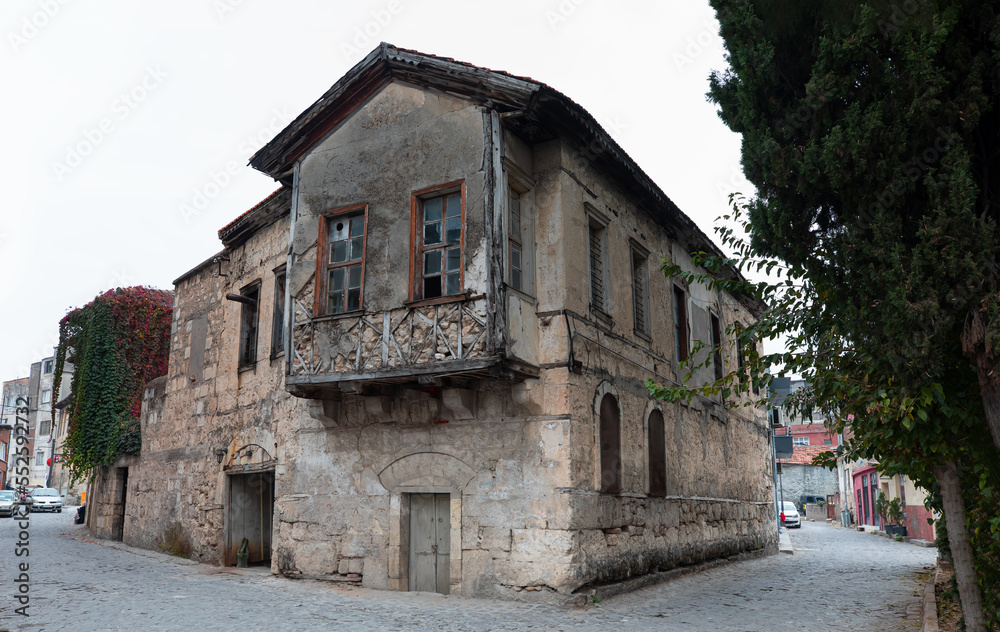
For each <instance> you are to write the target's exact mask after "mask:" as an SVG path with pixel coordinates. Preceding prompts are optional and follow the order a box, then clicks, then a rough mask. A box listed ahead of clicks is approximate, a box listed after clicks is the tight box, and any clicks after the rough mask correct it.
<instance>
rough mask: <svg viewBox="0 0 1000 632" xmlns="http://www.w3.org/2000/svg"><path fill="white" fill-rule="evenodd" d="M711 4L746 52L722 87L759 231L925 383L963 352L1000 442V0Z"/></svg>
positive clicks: (853, 325) (721, 101)
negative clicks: (740, 145) (738, 140)
mask: <svg viewBox="0 0 1000 632" xmlns="http://www.w3.org/2000/svg"><path fill="white" fill-rule="evenodd" d="M712 5H713V6H714V7H715V9H716V10H717V13H718V16H719V20H720V23H721V32H722V36H723V38H724V39H725V42H726V46H727V49H728V51H729V54H728V60H729V63H730V68H729V69H728V70H727V71H726V72H724V73H716V74H714V75H713V77H712V79H711V89H710V93H709V96H710V99H711V100H712V101H714V102H715V103H716V104H718V105H719V106H720V114H721V117H722V119H723V121H725V123H726V124H727V125H728V126H729V127H730V128H731V129H732V130H733V131H735V132H738V133H740V134H741V135H742V137H743V148H742V162H743V169H744V172H745V174H746V176H747V178H748V179H749V181H750V182H752V183H753V184H754V186H755V187H756V188H757V197H756V199H754V200H753V201H752V202H751V204H750V206H749V213H750V223H751V225H752V226H753V246H754V247H755V249H756V250H757V251H758V252H760V253H762V254H763V255H766V256H774V257H778V258H780V259H782V260H784V261H787V262H789V263H791V264H793V265H796V266H800V267H802V269H803V270H804V272H805V274H806V275H807V276H808V278H809V279H810V280H811V281H812V282H813V283H815V284H816V285H817V286H819V287H821V288H822V289H823V291H824V292H826V293H827V294H828V299H829V300H828V306H827V309H828V310H829V312H830V314H831V316H832V317H835V318H837V319H838V322H839V324H840V326H841V327H842V328H843V329H844V330H845V331H846V332H847V333H848V334H849V335H851V336H852V338H853V341H854V344H855V345H859V346H863V347H864V348H865V349H864V350H865V351H867V352H868V355H869V356H870V357H871V358H872V361H873V362H876V363H877V364H878V367H877V368H878V369H879V370H881V371H883V372H884V373H885V374H892V375H895V376H896V377H897V378H898V379H899V380H901V381H902V382H903V383H905V384H907V385H908V386H910V387H911V388H912V389H914V390H919V389H921V388H923V387H924V386H927V385H929V384H932V383H934V382H939V381H940V376H941V375H942V373H943V372H944V371H947V370H950V367H951V366H952V365H953V364H954V359H953V358H951V357H949V354H951V353H954V352H958V353H964V357H965V358H966V359H967V361H969V362H970V363H971V365H972V367H973V368H974V369H975V370H976V372H977V375H978V378H979V382H980V393H981V397H982V400H983V403H984V411H985V417H986V420H987V421H988V423H989V428H990V432H991V435H992V437H993V442H994V444H995V445H996V446H997V447H1000V371H998V370H997V369H998V368H1000V367H998V357H1000V295H998V293H997V291H998V286H1000V283H998V281H1000V276H998V256H1000V240H998V235H997V221H996V220H997V217H996V216H997V213H998V212H1000V119H998V110H997V91H998V90H1000V81H997V79H998V71H997V68H998V59H1000V46H998V39H1000V24H998V20H997V8H998V6H997V5H996V4H995V3H992V2H982V1H977V2H973V1H962V0H940V1H936V0H900V1H898V2H887V1H875V2H864V3H860V2H846V1H843V0H831V1H829V2H774V1H771V2H767V1H764V0H751V1H748V0H713V2H712ZM873 325H874V326H873Z"/></svg>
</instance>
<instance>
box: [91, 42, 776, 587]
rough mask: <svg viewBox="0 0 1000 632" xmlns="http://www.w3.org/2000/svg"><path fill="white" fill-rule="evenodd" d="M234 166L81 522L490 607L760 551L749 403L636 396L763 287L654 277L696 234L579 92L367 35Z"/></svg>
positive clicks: (730, 360)
mask: <svg viewBox="0 0 1000 632" xmlns="http://www.w3.org/2000/svg"><path fill="white" fill-rule="evenodd" d="M251 165H252V166H253V167H255V168H257V169H259V170H260V171H262V172H263V173H266V174H268V175H270V176H272V177H273V178H274V179H275V180H277V181H278V182H280V183H281V184H282V185H283V186H282V188H280V189H279V190H278V191H277V192H276V193H275V194H274V195H272V196H271V197H270V198H268V199H267V200H265V201H264V202H262V203H261V204H259V205H258V206H256V207H254V208H253V209H251V210H250V211H248V212H247V213H246V214H244V215H243V216H241V217H240V218H238V219H237V220H236V221H235V222H233V223H232V224H230V225H229V226H227V227H226V228H224V229H223V230H222V231H220V237H221V238H222V241H223V244H224V245H225V250H224V251H223V252H222V253H220V254H219V255H218V256H217V257H214V258H213V259H211V260H209V261H206V262H205V263H204V264H203V265H202V266H199V267H198V268H196V269H194V270H192V271H190V272H188V273H187V274H185V275H184V276H182V277H181V278H179V279H178V280H177V282H176V300H175V314H174V318H175V332H174V337H173V340H172V349H171V358H170V368H169V373H168V375H167V376H165V377H164V378H161V379H159V380H157V381H155V382H153V383H151V384H150V386H149V388H148V389H147V395H146V402H145V404H144V413H143V428H142V430H143V445H142V456H141V457H137V458H133V459H131V460H129V461H126V460H123V461H122V463H120V464H118V465H120V466H121V467H120V468H119V469H118V471H117V473H116V472H115V471H109V473H108V476H107V477H106V481H105V483H106V484H105V486H104V488H103V489H104V496H102V498H115V499H119V500H120V501H121V502H120V503H119V504H117V505H115V506H114V507H110V506H108V507H106V508H105V509H102V511H101V516H99V517H98V518H95V523H94V527H95V528H96V529H98V530H102V529H103V530H104V531H103V532H108V530H109V528H110V527H111V525H112V523H113V521H114V519H115V518H114V516H118V519H119V521H120V523H121V525H122V533H121V534H120V535H121V537H122V538H123V539H124V540H125V541H126V542H129V543H133V544H139V545H142V546H149V547H154V546H159V547H160V548H163V549H166V550H171V551H174V552H178V553H182V554H185V555H190V556H191V557H193V558H195V559H200V560H203V561H208V562H212V563H222V564H232V563H234V562H235V553H236V548H237V547H238V546H239V544H240V542H242V540H243V538H244V537H245V538H247V540H248V542H249V545H250V551H251V562H255V561H262V562H265V561H269V563H270V566H271V569H272V571H273V572H275V573H281V574H285V575H288V576H301V577H318V578H324V579H331V580H338V581H349V582H360V583H361V584H363V585H364V586H368V587H373V588H382V589H391V590H425V591H437V592H442V593H449V592H450V593H456V594H462V595H473V596H497V597H506V598H529V597H531V598H535V597H542V596H553V597H559V596H561V595H566V594H569V593H572V592H573V591H575V590H578V589H580V588H582V587H586V586H589V585H592V584H596V583H601V582H611V581H617V580H622V579H625V578H628V577H633V576H637V575H642V574H647V573H652V572H656V571H658V570H662V569H669V568H672V567H675V566H677V565H681V564H691V563H696V562H699V561H702V560H707V559H713V558H718V557H724V556H731V555H737V554H741V553H745V552H750V551H761V550H767V549H773V547H774V544H775V537H776V536H775V528H774V526H775V525H774V514H773V511H772V502H773V501H772V487H771V468H770V460H769V454H770V447H769V445H768V441H769V429H768V424H767V421H766V418H765V416H764V415H763V413H762V411H759V410H758V409H757V408H754V407H748V408H727V407H726V406H724V405H723V402H722V401H721V400H717V399H716V400H713V399H706V398H700V399H697V400H695V401H693V402H692V403H691V404H690V405H680V404H678V405H664V404H662V403H660V402H658V401H654V400H652V399H651V398H650V397H649V396H648V394H647V391H646V380H647V379H653V380H654V381H657V382H678V381H679V380H680V379H681V375H682V368H681V366H680V363H681V361H682V360H685V359H687V358H688V356H689V355H691V353H692V351H694V350H695V349H698V348H699V347H698V346H697V345H695V341H696V340H700V341H703V342H705V343H706V344H709V345H711V344H714V345H715V349H714V350H706V349H702V350H700V351H699V352H698V354H699V355H698V357H696V358H694V360H695V361H699V360H702V359H707V358H708V357H709V356H707V355H704V354H709V353H710V354H711V360H710V361H709V362H707V363H706V365H705V367H704V368H703V369H701V370H700V373H699V375H698V376H696V379H698V380H708V379H711V378H713V377H715V376H718V375H721V374H722V373H723V372H725V371H730V370H733V368H735V367H736V366H737V364H738V362H739V356H740V353H741V350H740V349H737V348H736V345H735V344H734V343H733V341H731V340H727V339H726V336H725V331H726V327H727V326H728V325H732V324H737V323H748V322H750V321H752V320H753V319H754V317H755V314H759V311H758V310H759V309H760V305H758V304H756V303H755V302H753V301H752V300H749V299H748V298H746V297H737V296H731V295H729V294H725V293H720V292H718V291H710V290H707V289H706V288H704V287H701V286H692V287H687V286H685V285H683V284H682V283H678V282H676V281H672V280H668V279H666V278H664V276H663V275H662V274H660V273H659V270H658V263H659V261H660V260H661V259H664V258H672V259H673V260H675V261H679V262H681V263H682V264H684V265H686V266H687V267H689V268H690V266H691V262H690V258H689V257H688V254H687V253H689V252H691V251H695V250H708V251H716V248H715V246H714V245H712V243H711V241H710V240H709V239H708V238H707V237H706V236H705V235H704V234H703V233H702V232H701V231H700V230H699V229H698V228H697V227H696V226H695V225H694V223H693V222H691V220H690V219H688V218H687V217H686V216H685V215H684V214H683V213H682V212H681V211H680V210H679V209H678V208H677V207H676V206H675V205H674V204H673V203H672V202H671V201H670V199H669V198H668V197H667V196H666V195H665V194H664V193H663V191H661V190H660V189H659V187H658V186H657V185H656V184H655V183H654V182H653V181H652V180H650V179H649V177H648V176H646V175H645V174H644V173H643V172H642V170H641V169H640V168H639V167H638V165H636V164H635V162H634V161H633V160H632V159H631V158H629V157H628V156H627V155H626V154H625V153H624V151H623V150H622V149H621V148H620V147H619V146H618V145H617V144H616V143H615V142H614V141H613V140H612V139H611V138H610V137H609V136H608V134H607V133H606V132H605V131H604V130H603V129H602V128H601V127H600V126H599V125H598V124H597V123H596V122H595V121H594V119H593V117H591V116H590V115H589V114H588V113H587V112H585V111H584V110H583V109H582V108H581V107H580V106H578V105H577V104H575V103H574V102H572V101H571V100H570V99H568V98H567V97H566V96H564V95H562V94H560V93H559V92H557V91H555V90H553V89H552V88H549V87H548V86H546V85H544V84H541V83H539V82H537V81H533V80H531V79H526V78H521V77H514V76H511V75H509V74H506V73H502V72H495V71H490V70H486V69H483V68H478V67H475V66H471V65H469V64H465V63H461V62H456V61H454V60H450V59H445V58H440V57H434V56H430V55H425V54H421V53H417V52H413V51H407V50H402V49H398V48H395V47H392V46H389V45H386V44H383V45H381V46H380V47H378V48H377V49H376V50H375V51H373V52H372V53H371V54H370V55H369V56H368V57H367V58H366V59H365V60H363V61H362V62H360V63H359V64H358V65H357V66H355V67H354V68H353V69H352V70H351V71H350V72H349V73H348V74H347V75H345V76H344V77H343V78H342V79H341V80H339V81H338V82H337V83H336V84H334V85H333V87H332V88H330V90H329V91H327V93H326V94H324V95H322V96H321V97H320V99H319V100H317V101H316V102H315V103H314V104H313V105H312V106H311V107H310V108H309V109H307V110H306V111H305V112H303V113H302V114H301V115H300V116H299V117H298V118H297V119H295V121H293V122H292V123H291V124H290V125H289V126H288V127H287V128H286V129H285V130H284V131H282V132H281V133H280V134H279V135H278V136H277V137H276V138H275V139H274V140H273V141H271V142H270V143H269V144H268V145H266V146H265V147H264V148H262V149H261V150H260V151H259V152H258V153H257V154H256V155H255V156H254V157H253V158H252V159H251ZM744 401H745V400H744ZM105 505H110V503H104V502H102V506H105ZM102 525H103V526H102Z"/></svg>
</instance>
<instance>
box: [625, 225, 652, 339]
mask: <svg viewBox="0 0 1000 632" xmlns="http://www.w3.org/2000/svg"><path fill="white" fill-rule="evenodd" d="M630 242H631V243H630V245H631V251H632V256H631V261H632V323H633V331H635V333H636V334H637V335H639V336H640V337H641V338H643V339H644V340H649V339H650V332H651V330H652V328H651V319H650V317H649V316H650V314H649V251H648V250H646V249H645V248H643V247H642V246H641V245H640V244H639V243H638V242H636V241H634V240H630ZM640 313H641V316H640Z"/></svg>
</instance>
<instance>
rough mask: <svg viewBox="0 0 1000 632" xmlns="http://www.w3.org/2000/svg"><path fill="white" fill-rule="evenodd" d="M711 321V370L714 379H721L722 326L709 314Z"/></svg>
mask: <svg viewBox="0 0 1000 632" xmlns="http://www.w3.org/2000/svg"><path fill="white" fill-rule="evenodd" d="M709 317H710V318H711V319H712V368H713V369H715V379H717V380H721V379H722V325H721V324H720V323H719V317H718V316H716V315H715V314H710V315H709Z"/></svg>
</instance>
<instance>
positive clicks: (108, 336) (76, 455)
mask: <svg viewBox="0 0 1000 632" xmlns="http://www.w3.org/2000/svg"><path fill="white" fill-rule="evenodd" d="M173 302H174V299H173V294H172V293H170V292H165V291H163V290H156V289H152V288H145V287H129V288H116V289H113V290H108V291H107V292H104V293H103V294H100V295H99V296H97V297H96V298H95V299H94V300H93V301H91V302H90V303H88V304H87V305H85V306H84V307H81V308H78V309H74V310H72V311H70V312H69V313H68V314H66V316H65V317H64V318H63V319H62V320H61V321H60V322H59V347H58V349H57V351H56V366H55V376H54V379H55V392H57V393H58V392H59V385H60V383H61V381H62V373H63V366H64V364H65V362H66V360H67V354H69V355H70V356H71V361H72V363H73V366H74V371H73V383H72V398H73V402H72V405H71V407H70V410H69V424H70V428H69V434H68V436H67V439H66V445H65V446H63V454H64V455H65V456H66V460H67V463H68V464H69V468H70V471H71V472H72V473H73V476H74V477H75V478H80V477H82V476H84V475H85V474H86V473H87V472H88V471H89V470H90V468H92V467H95V466H98V465H111V464H112V463H114V461H115V459H116V458H117V457H118V456H120V455H123V454H138V453H139V449H140V447H141V445H142V438H141V434H140V425H139V414H140V412H141V409H142V392H143V387H144V386H145V384H146V383H147V382H148V381H150V380H152V379H153V378H156V377H159V376H161V375H166V373H167V363H168V358H169V351H170V329H171V322H172V318H173ZM54 400H55V398H53V405H54V404H55V401H54ZM53 412H55V411H54V410H53ZM53 418H54V417H53Z"/></svg>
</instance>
